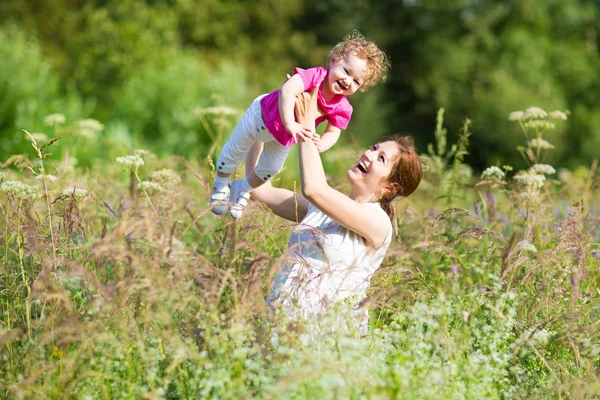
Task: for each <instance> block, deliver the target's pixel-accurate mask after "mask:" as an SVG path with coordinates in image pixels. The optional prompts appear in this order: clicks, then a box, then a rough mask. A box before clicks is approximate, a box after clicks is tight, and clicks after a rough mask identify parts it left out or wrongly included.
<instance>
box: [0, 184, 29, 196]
mask: <svg viewBox="0 0 600 400" xmlns="http://www.w3.org/2000/svg"><path fill="white" fill-rule="evenodd" d="M0 192H6V193H10V194H11V195H13V196H14V197H16V198H18V199H27V198H33V197H35V191H34V190H33V188H32V187H31V186H29V185H26V184H25V183H23V182H20V181H6V182H3V183H2V184H1V185H0Z"/></svg>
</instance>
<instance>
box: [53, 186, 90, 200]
mask: <svg viewBox="0 0 600 400" xmlns="http://www.w3.org/2000/svg"><path fill="white" fill-rule="evenodd" d="M60 194H61V195H63V196H71V195H73V196H74V197H75V198H76V199H82V198H84V197H85V196H87V194H88V191H87V190H85V189H80V188H77V187H68V188H66V189H63V191H62V192H61V193H60Z"/></svg>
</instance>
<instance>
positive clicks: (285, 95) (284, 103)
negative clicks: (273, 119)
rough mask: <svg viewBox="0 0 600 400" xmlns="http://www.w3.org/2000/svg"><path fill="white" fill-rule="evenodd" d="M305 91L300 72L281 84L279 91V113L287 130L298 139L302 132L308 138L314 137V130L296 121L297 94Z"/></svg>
mask: <svg viewBox="0 0 600 400" xmlns="http://www.w3.org/2000/svg"><path fill="white" fill-rule="evenodd" d="M302 92H304V82H303V81H302V78H301V77H300V75H298V74H294V75H293V76H292V77H291V78H289V79H288V80H287V81H285V83H284V84H283V85H282V86H281V91H280V92H279V115H280V116H281V121H282V122H283V126H285V130H286V131H288V133H289V134H290V135H292V136H293V137H294V138H295V139H296V140H297V139H298V138H297V135H298V134H301V135H302V136H304V137H306V138H307V139H312V138H313V132H311V131H309V130H308V129H305V128H303V127H302V125H300V124H299V123H298V122H296V116H295V115H294V106H295V105H296V96H298V95H299V94H300V93H302Z"/></svg>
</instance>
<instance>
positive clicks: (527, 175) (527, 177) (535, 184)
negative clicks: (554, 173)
mask: <svg viewBox="0 0 600 400" xmlns="http://www.w3.org/2000/svg"><path fill="white" fill-rule="evenodd" d="M515 179H516V180H518V181H520V182H522V183H523V184H524V185H526V186H531V187H532V188H535V189H540V188H542V187H544V182H545V181H546V177H545V176H544V175H539V174H534V173H531V172H520V173H518V174H517V175H515Z"/></svg>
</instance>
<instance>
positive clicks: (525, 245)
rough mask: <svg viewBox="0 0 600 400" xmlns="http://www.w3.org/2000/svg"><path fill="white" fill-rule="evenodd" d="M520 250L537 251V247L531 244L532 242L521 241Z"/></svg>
mask: <svg viewBox="0 0 600 400" xmlns="http://www.w3.org/2000/svg"><path fill="white" fill-rule="evenodd" d="M521 250H523V251H525V252H528V253H537V249H536V248H535V245H533V244H532V243H529V242H521Z"/></svg>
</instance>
